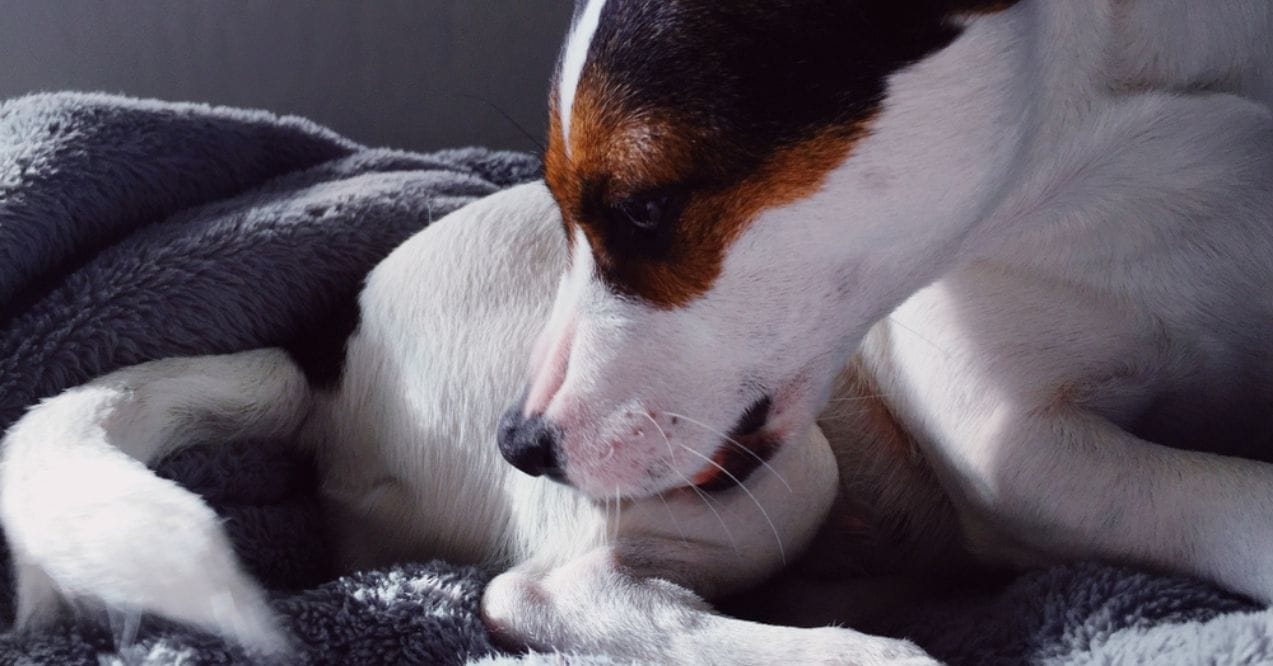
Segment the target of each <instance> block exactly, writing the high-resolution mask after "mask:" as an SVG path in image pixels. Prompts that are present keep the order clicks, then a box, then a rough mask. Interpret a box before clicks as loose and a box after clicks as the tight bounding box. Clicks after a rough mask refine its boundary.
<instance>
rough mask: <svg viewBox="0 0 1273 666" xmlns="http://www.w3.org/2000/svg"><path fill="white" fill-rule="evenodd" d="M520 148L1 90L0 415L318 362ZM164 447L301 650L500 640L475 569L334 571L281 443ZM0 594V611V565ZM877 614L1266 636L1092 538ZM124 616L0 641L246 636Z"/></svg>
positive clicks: (1125, 643)
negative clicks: (395, 252) (1035, 566)
mask: <svg viewBox="0 0 1273 666" xmlns="http://www.w3.org/2000/svg"><path fill="white" fill-rule="evenodd" d="M538 173H539V165H538V162H537V161H536V160H535V159H534V158H533V157H530V156H527V155H523V154H518V153H509V152H497V151H487V150H481V149H467V150H452V151H443V152H438V153H433V154H428V155H422V154H414V153H405V152H397V151H390V150H378V149H370V148H367V147H364V146H361V145H358V144H357V143H355V142H352V141H349V140H347V139H345V138H342V137H340V136H338V135H336V134H334V133H333V132H331V131H329V130H326V129H323V128H321V127H318V126H316V125H314V124H312V123H310V122H308V121H306V120H303V119H299V118H288V117H277V116H273V115H270V114H268V113H263V112H256V111H243V110H236V109H225V108H213V107H208V106H203V105H194V104H170V103H162V102H155V101H142V100H134V99H127V98H121V97H112V96H106V95H91V94H70V93H66V94H53V95H37V96H31V97H25V98H21V99H15V100H10V101H7V102H3V103H0V430H3V429H5V428H7V427H8V426H9V425H11V424H12V423H13V422H14V421H15V420H16V419H17V418H19V417H20V416H21V414H22V412H23V411H24V410H25V409H26V408H27V407H29V406H30V405H32V404H33V403H35V402H36V401H38V400H40V399H42V398H45V397H48V396H52V395H56V394H57V393H59V392H60V391H63V390H65V389H67V388H70V387H72V386H76V385H78V384H80V383H83V382H85V381H87V380H89V379H91V378H93V377H95V376H98V375H100V374H103V373H106V372H110V371H112V370H115V369H118V368H121V367H124V366H127V365H132V364H136V363H140V362H143V361H147V360H152V359H158V358H163V357H168V356H180V355H205V354H217V353H230V352H236V351H243V350H247V349H253V348H258V347H265V346H276V345H282V346H288V347H289V349H293V350H294V351H295V353H297V354H300V355H302V356H310V355H312V356H313V358H312V359H309V360H312V361H314V363H313V364H312V365H313V366H314V367H315V368H317V369H316V370H315V372H319V373H321V372H322V370H321V368H322V365H323V359H324V358H329V357H331V356H333V355H338V354H339V351H340V350H339V348H338V345H337V348H332V345H330V344H328V343H327V342H324V341H325V340H332V341H339V340H341V339H343V332H344V331H346V330H348V327H349V326H351V325H352V323H351V322H350V320H349V318H350V315H351V311H352V308H353V299H354V297H355V296H356V294H357V292H358V290H359V288H360V286H361V284H362V280H363V278H364V276H365V275H366V273H367V272H368V271H369V270H370V269H371V268H372V267H373V266H374V265H375V264H376V263H377V262H378V261H379V260H380V259H381V258H383V257H384V256H385V255H386V254H388V253H389V251H391V250H392V249H393V248H394V247H395V246H397V245H398V244H399V243H401V242H402V241H403V240H405V239H406V238H407V237H408V236H410V235H411V234H413V233H415V232H416V231H418V230H419V229H422V228H423V227H425V226H426V225H428V224H429V223H430V222H432V221H433V220H436V219H438V218H440V217H442V216H443V215H445V214H447V213H449V212H451V211H453V210H455V209H456V208H458V207H460V206H462V205H464V204H466V203H468V202H470V201H473V200H475V199H477V198H479V197H483V196H486V195H488V194H491V193H493V192H495V191H497V190H499V189H502V188H504V187H508V186H510V185H512V184H515V183H519V182H523V181H526V180H529V179H532V178H535V177H537V175H538ZM300 341H304V342H308V343H309V344H300ZM303 360H304V359H303ZM307 370H308V368H307ZM317 378H318V379H319V380H321V379H323V377H322V376H319V377H317ZM159 471H160V473H161V474H163V475H165V476H168V477H169V478H173V479H175V480H177V481H178V482H180V483H182V484H184V485H185V486H186V487H188V488H191V489H192V490H194V491H195V492H198V493H200V494H201V495H202V496H204V497H205V498H206V499H207V500H208V502H209V504H210V505H212V506H213V508H214V509H216V510H217V511H218V512H219V513H220V514H221V515H223V516H225V517H226V520H227V523H226V524H227V528H228V530H229V532H230V533H231V537H232V539H233V540H234V543H235V547H236V550H237V551H238V553H239V555H240V557H241V558H242V559H243V561H244V563H245V565H246V566H247V567H248V569H249V570H250V571H251V572H252V573H253V575H254V576H256V577H257V578H258V579H259V580H261V581H262V583H263V584H264V585H266V586H267V587H268V588H269V589H271V590H272V591H273V604H274V606H275V608H276V610H277V611H278V613H279V614H280V616H282V617H283V618H284V622H285V624H286V625H287V626H288V627H289V628H290V629H291V630H292V632H293V634H294V636H295V637H296V644H297V648H298V651H297V654H296V655H295V657H294V659H293V660H294V661H295V662H297V663H314V664H448V663H463V662H465V661H467V660H472V659H482V658H489V659H492V660H495V661H496V662H498V661H502V660H510V659H514V658H515V657H512V656H509V655H503V654H501V653H500V652H499V650H498V649H497V648H496V647H495V646H493V645H492V643H491V641H490V638H489V636H488V635H487V634H486V632H485V630H484V629H483V627H482V625H481V622H480V619H479V616H478V613H477V604H478V599H479V598H480V594H481V590H482V588H483V585H484V584H485V582H486V580H488V578H489V576H490V575H491V572H486V571H481V570H478V569H475V568H472V567H463V566H455V565H452V564H448V563H445V562H431V563H426V562H414V563H403V564H402V565H401V566H397V567H391V568H387V569H383V570H378V571H368V572H360V573H356V574H353V575H348V576H344V577H336V576H335V575H334V572H332V571H331V568H330V566H329V565H328V562H327V558H326V553H327V552H328V551H329V548H328V545H329V544H328V542H327V538H326V535H325V534H324V530H323V521H322V516H321V512H320V510H319V507H318V502H317V500H316V497H315V483H314V478H313V471H312V469H311V468H310V466H309V464H308V463H307V461H305V460H300V459H297V458H295V457H294V456H293V455H292V454H290V453H288V452H286V450H285V449H284V448H283V447H279V446H276V445H274V444H272V443H270V442H237V443H227V444H226V445H225V446H217V447H209V448H204V449H194V450H188V451H184V452H182V453H181V454H179V455H177V456H174V457H173V458H171V459H169V460H167V461H165V462H164V463H163V464H162V465H161V467H160V470H159ZM0 563H3V564H5V566H6V568H7V562H0ZM86 617H87V616H86ZM0 618H2V619H3V620H4V622H6V623H7V622H9V621H10V619H11V618H12V590H11V589H10V585H9V584H8V582H7V579H5V582H4V583H3V584H0ZM117 624H118V623H117ZM876 629H879V630H881V631H885V632H888V633H891V634H894V635H907V636H910V637H912V638H914V639H915V640H917V641H918V642H919V643H920V644H921V645H923V646H924V647H926V648H928V649H929V650H931V651H932V652H933V654H934V655H935V656H938V657H939V658H942V659H944V660H948V661H950V662H951V663H962V664H1019V663H1046V664H1079V663H1091V662H1099V663H1111V664H1122V663H1127V664H1134V663H1145V664H1147V663H1270V662H1273V638H1271V637H1273V614H1271V613H1270V612H1269V611H1266V610H1260V609H1258V608H1257V607H1256V606H1254V605H1252V604H1250V603H1249V602H1247V601H1244V600H1241V599H1238V598H1235V597H1233V596H1231V595H1227V594H1224V593H1222V592H1220V591H1218V590H1216V589H1214V588H1212V587H1210V586H1208V585H1206V584H1204V583H1200V582H1197V581H1192V580H1187V579H1182V578H1176V577H1166V576H1158V575H1153V574H1148V573H1144V572H1138V571H1133V570H1128V569H1123V568H1116V567H1109V566H1102V565H1096V564H1077V565H1072V566H1067V567H1061V568H1055V569H1050V570H1046V571H1038V572H1032V573H1028V574H1026V575H1024V576H1022V577H1020V578H1019V579H1017V580H1016V581H1014V582H1012V583H1011V584H1010V585H1008V587H1006V588H1001V589H996V590H994V591H992V592H979V593H972V592H969V593H967V594H962V595H960V596H958V597H956V598H943V599H936V598H935V599H933V600H931V602H930V603H927V604H923V605H921V606H917V607H915V608H912V609H908V610H907V611H906V612H904V613H902V614H901V615H899V616H898V617H895V618H891V619H889V621H887V622H885V623H884V624H882V625H881V626H880V627H876ZM124 634H125V632H123V631H122V630H120V628H119V626H116V627H114V628H112V626H111V625H110V624H109V623H107V624H101V623H98V622H96V621H92V620H89V619H84V618H81V619H75V618H71V619H68V621H67V622H65V623H63V624H61V625H59V626H57V627H56V628H54V629H52V630H50V631H48V632H42V633H39V634H35V635H29V636H18V635H13V634H8V633H6V634H3V635H0V664H9V663H23V664H59V665H73V664H96V663H119V664H170V663H183V664H237V663H246V662H247V657H246V655H244V654H243V653H242V652H240V651H238V650H237V649H236V648H234V647H232V646H228V645H226V644H224V643H223V642H221V641H219V640H217V639H215V638H212V637H209V636H206V635H201V634H198V633H196V632H192V631H189V630H187V629H184V628H181V627H176V626H172V625H169V624H166V623H163V622H161V621H158V620H155V619H152V618H146V619H144V620H143V622H142V625H141V630H140V632H139V633H138V634H137V637H136V639H135V640H133V641H131V642H129V643H128V644H123V643H122V641H121V637H122V636H123V635H124ZM558 658H559V657H557V656H551V655H549V656H544V655H532V656H530V657H528V658H527V659H528V661H531V662H543V663H558V661H557V660H558ZM569 663H610V662H609V661H608V660H607V658H606V657H605V655H591V656H589V655H582V656H576V657H570V658H569Z"/></svg>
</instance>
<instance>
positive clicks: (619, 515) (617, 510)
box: [614, 486, 623, 542]
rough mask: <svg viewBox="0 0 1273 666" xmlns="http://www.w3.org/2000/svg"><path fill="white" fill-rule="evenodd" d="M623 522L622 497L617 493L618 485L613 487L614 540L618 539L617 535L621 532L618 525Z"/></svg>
mask: <svg viewBox="0 0 1273 666" xmlns="http://www.w3.org/2000/svg"><path fill="white" fill-rule="evenodd" d="M622 523H623V499H622V497H621V496H620V494H619V486H615V487H614V541H616V542H617V541H618V540H619V535H620V534H621V533H622V532H623V530H622V529H621V528H620V525H621V524H622Z"/></svg>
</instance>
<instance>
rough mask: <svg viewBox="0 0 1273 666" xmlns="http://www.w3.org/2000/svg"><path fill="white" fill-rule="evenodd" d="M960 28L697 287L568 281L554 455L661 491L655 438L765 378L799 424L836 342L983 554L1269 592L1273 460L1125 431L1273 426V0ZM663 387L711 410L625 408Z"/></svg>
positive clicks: (1019, 17)
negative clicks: (819, 178)
mask: <svg viewBox="0 0 1273 666" xmlns="http://www.w3.org/2000/svg"><path fill="white" fill-rule="evenodd" d="M966 28H967V29H966V31H965V32H964V34H963V35H962V36H961V37H959V38H958V39H957V40H956V41H955V42H954V43H953V44H952V45H951V46H950V47H948V48H946V49H944V50H942V51H940V52H938V53H936V54H935V55H933V56H931V57H929V58H927V59H925V60H923V61H921V62H919V63H917V64H915V65H914V66H912V67H909V68H907V69H904V70H902V71H900V72H898V73H897V74H895V75H894V76H893V77H892V78H891V79H890V81H889V89H888V94H887V96H886V98H885V100H884V102H883V107H882V109H881V111H880V113H879V114H878V115H877V116H876V117H874V118H873V119H872V120H871V122H870V125H869V131H868V132H867V133H866V135H865V136H864V138H863V139H861V140H860V141H859V142H857V143H856V144H855V146H854V147H853V150H852V153H851V154H850V156H849V157H848V158H847V159H846V160H845V161H844V162H843V163H842V164H841V165H840V166H839V167H838V168H836V169H835V170H834V171H833V172H832V173H830V174H829V176H828V178H827V181H826V183H825V185H824V187H823V188H822V189H821V190H820V191H819V192H817V193H816V194H814V195H812V196H810V197H807V198H805V199H803V200H801V201H798V202H795V203H794V204H791V205H788V206H785V207H781V208H777V209H772V210H768V211H765V212H764V213H762V214H761V215H760V216H759V217H758V218H757V219H756V220H754V222H753V223H752V224H751V226H750V227H749V228H748V229H747V231H746V232H745V233H744V234H743V235H742V236H741V238H739V239H738V240H737V241H736V242H735V243H734V244H733V245H732V246H731V248H730V249H729V251H728V254H727V256H726V258H725V266H724V268H723V270H722V273H721V275H720V276H719V277H718V278H717V280H716V282H715V283H714V285H713V287H712V289H711V290H710V291H709V292H708V293H707V294H705V295H704V296H703V297H701V298H699V299H697V300H695V301H694V302H692V303H690V304H689V305H687V306H685V307H681V308H677V309H673V310H661V309H655V308H650V307H642V306H640V305H638V304H634V303H632V302H630V301H627V300H624V299H622V298H619V297H616V296H614V295H609V294H607V293H606V291H605V289H604V287H603V286H602V285H600V284H599V282H600V280H599V278H597V279H594V283H596V284H594V287H595V288H593V289H587V288H581V289H577V290H575V291H574V292H572V294H571V295H563V297H567V298H573V299H574V303H572V304H568V305H566V306H563V305H562V304H559V305H558V307H559V308H562V307H573V308H574V310H575V311H576V312H577V313H578V317H577V321H576V322H575V325H574V329H573V330H575V331H576V333H575V339H574V340H573V341H572V343H571V345H570V348H571V350H572V351H571V355H570V358H569V361H568V366H569V367H568V370H567V372H566V380H565V381H564V382H562V384H561V388H560V389H559V390H558V392H557V393H556V394H555V395H553V396H552V397H551V400H550V401H549V402H548V408H547V410H546V411H545V417H546V418H548V419H549V420H550V421H552V422H553V423H555V424H557V425H558V426H559V427H560V429H561V430H563V431H564V432H563V433H562V447H563V448H564V449H565V450H566V451H567V456H566V458H567V460H568V461H569V468H568V469H566V470H564V471H565V474H566V475H567V476H568V478H570V479H571V480H572V481H573V482H574V483H575V484H576V485H578V486H579V487H580V488H582V489H585V490H587V491H589V492H594V493H596V492H600V491H602V490H603V489H604V488H607V487H613V486H618V487H619V489H620V491H621V492H624V493H632V494H635V495H640V494H643V493H653V492H659V491H661V490H663V489H665V488H669V487H673V486H675V485H677V484H679V483H681V481H680V478H681V477H682V476H683V475H685V474H688V473H690V470H692V469H693V467H694V466H695V465H696V461H695V460H694V459H692V457H687V456H683V455H679V454H678V452H680V451H683V450H694V451H697V452H698V454H699V455H710V454H711V452H712V451H714V450H715V449H716V447H718V446H719V445H720V439H719V435H718V434H716V433H714V432H713V431H725V430H728V429H729V427H730V426H731V424H732V423H734V422H735V420H736V419H737V418H738V416H739V415H740V414H741V413H742V412H743V410H744V409H745V408H746V407H747V406H748V405H749V404H750V402H751V401H752V400H754V399H755V398H756V397H757V393H758V392H760V391H769V392H772V393H773V394H774V395H775V408H774V419H773V421H772V423H771V427H773V428H775V429H777V430H778V431H779V432H793V433H799V432H801V431H802V430H803V428H805V427H806V426H807V424H808V423H810V422H812V420H813V419H814V417H815V416H816V414H817V413H818V411H819V409H820V407H821V405H822V404H823V403H824V401H825V400H826V397H827V394H828V391H829V387H830V386H831V382H832V380H833V379H834V377H835V375H836V374H837V372H838V371H839V369H840V368H841V367H842V364H843V362H844V359H845V357H846V356H847V355H848V354H849V353H851V352H852V351H853V350H855V349H858V348H860V349H861V353H862V355H863V358H864V364H865V367H866V368H867V370H868V371H869V372H870V373H871V374H872V375H874V377H873V379H874V381H875V383H877V384H879V385H880V386H881V387H882V391H883V392H884V394H885V396H886V398H885V400H886V401H887V402H888V403H889V407H890V409H891V411H892V412H893V413H895V414H896V415H897V416H898V417H899V419H900V421H901V422H902V425H903V427H904V428H905V429H906V430H907V431H908V432H909V433H910V434H911V435H912V436H914V437H915V438H916V440H917V441H918V442H919V444H920V446H921V448H922V450H923V451H924V453H925V455H926V457H927V459H928V460H929V461H930V462H931V464H933V465H934V466H935V468H936V471H937V473H938V475H939V476H940V478H941V480H942V482H943V485H944V486H945V488H946V490H947V491H948V492H949V493H950V494H951V495H952V497H953V498H954V500H955V502H956V504H957V506H958V508H959V510H960V513H961V517H962V519H963V521H964V523H965V526H966V528H967V530H968V533H969V537H970V538H971V539H972V540H973V543H974V544H975V545H976V547H977V548H978V549H980V550H982V551H983V552H984V553H985V554H986V555H988V556H994V557H999V558H1006V559H1010V560H1013V561H1021V560H1029V561H1037V560H1039V559H1050V558H1057V557H1073V556H1086V557H1103V558H1111V559H1117V560H1130V561H1136V562H1141V563H1147V564H1152V565H1155V566H1160V567H1167V568H1171V569H1174V570H1178V571H1183V572H1188V573H1192V574H1196V575H1200V576H1204V577H1207V578H1210V579H1211V580H1214V581H1216V582H1219V583H1221V584H1223V585H1225V586H1228V587H1229V588H1231V589H1234V590H1237V591H1239V592H1242V593H1246V594H1249V595H1252V596H1254V597H1257V598H1260V599H1262V600H1265V601H1273V522H1270V521H1268V520H1267V519H1266V518H1265V517H1266V516H1267V515H1268V512H1269V510H1270V509H1273V467H1271V466H1269V465H1265V464H1262V463H1255V462H1246V461H1239V460H1236V459H1231V458H1224V457H1221V456H1218V455H1215V454H1197V453H1185V452H1181V451H1178V450H1174V449H1169V448H1166V447H1161V446H1155V445H1153V444H1152V443H1151V442H1150V441H1148V440H1146V439H1142V438H1140V437H1138V436H1136V434H1134V433H1151V435H1150V436H1153V437H1157V438H1161V439H1163V443H1172V444H1181V445H1190V446H1194V447H1198V448H1204V449H1205V448H1212V449H1218V450H1229V449H1233V448H1235V447H1240V446H1246V447H1247V448H1248V449H1249V448H1250V447H1267V446H1268V445H1269V443H1268V442H1267V441H1249V439H1250V438H1252V437H1267V434H1268V432H1270V428H1271V427H1273V417H1270V413H1271V412H1270V402H1271V401H1273V380H1270V377H1271V376H1273V345H1270V343H1269V340H1268V336H1267V331H1268V327H1269V322H1270V321H1273V296H1270V291H1269V283H1270V277H1273V178H1270V176H1269V174H1271V173H1273V118H1271V116H1270V106H1269V105H1270V102H1271V101H1273V50H1271V47H1270V40H1269V38H1268V37H1269V35H1270V34H1273V5H1270V4H1269V3H1266V2H1260V1H1253V0H1245V1H1244V0H1226V1H1224V2H1213V3H1198V2H1193V0H1139V1H1132V0H1083V1H1075V2H1055V1H1052V0H1025V1H1023V2H1021V3H1020V4H1018V5H1016V6H1015V7H1013V8H1011V9H1009V10H1006V11H1003V12H999V13H992V14H987V15H980V16H976V17H970V18H968V19H966ZM890 313H892V314H891V316H890ZM868 332H869V334H868ZM546 335H547V336H548V337H549V338H551V337H552V336H553V335H555V333H554V332H553V331H551V330H550V331H549V332H548V333H547V334H546ZM863 341H865V342H863ZM552 343H553V341H552V340H551V339H550V340H549V341H548V342H547V343H546V344H549V345H551V344H552ZM539 372H540V370H539V368H538V367H536V366H532V373H531V374H532V378H535V377H536V376H537V375H538V374H539ZM758 387H763V388H758ZM672 410H677V411H681V412H688V413H689V414H691V415H694V416H695V417H696V418H697V419H699V420H702V421H705V422H707V423H708V424H709V425H710V426H711V428H710V429H703V428H699V427H696V426H694V425H693V424H689V423H685V422H682V423H681V424H680V425H679V426H677V427H667V428H664V432H665V434H666V435H667V436H668V437H669V438H670V440H671V443H670V444H665V442H663V441H662V440H661V439H660V438H659V437H658V436H655V435H653V434H651V433H649V432H645V433H641V432H635V433H632V432H630V428H631V423H632V422H633V421H634V415H639V414H641V413H645V412H650V413H653V414H655V415H657V416H660V417H661V416H663V415H665V414H666V413H667V412H670V411H672ZM1168 440H1170V441H1168ZM616 447H618V448H621V449H622V450H623V451H624V457H623V459H622V461H621V464H615V463H610V462H607V456H608V455H609V451H610V450H611V449H614V448H616ZM647 470H655V472H654V473H647V472H646V471H647ZM660 470H667V471H666V472H660Z"/></svg>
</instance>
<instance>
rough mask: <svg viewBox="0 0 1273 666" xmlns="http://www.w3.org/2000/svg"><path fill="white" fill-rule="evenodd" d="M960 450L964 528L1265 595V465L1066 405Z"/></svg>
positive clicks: (1270, 552)
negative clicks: (1164, 442) (1176, 445)
mask: <svg viewBox="0 0 1273 666" xmlns="http://www.w3.org/2000/svg"><path fill="white" fill-rule="evenodd" d="M970 448H975V451H969V450H960V451H959V453H958V454H957V456H958V458H957V460H958V461H959V462H958V463H957V465H958V467H959V468H958V472H957V474H955V475H953V476H952V478H956V479H958V481H957V484H958V486H959V490H958V492H957V495H958V496H959V497H960V498H961V500H960V504H961V505H962V508H963V509H965V516H966V518H968V519H970V520H971V523H970V525H971V527H972V530H971V532H972V534H974V535H975V534H977V533H978V531H979V530H980V529H986V530H987V532H986V533H987V534H990V535H992V536H991V539H992V540H993V539H994V536H993V535H994V534H996V533H997V534H999V535H1002V534H1004V533H1005V532H1006V534H1008V535H1010V536H1011V537H1012V538H1014V539H1016V540H1017V541H1018V542H1019V543H1020V544H1021V545H1024V546H1025V547H1026V548H1027V549H1028V550H1034V551H1041V552H1044V553H1047V554H1050V555H1054V556H1061V557H1070V558H1074V557H1093V558H1103V559H1109V560H1115V561H1125V562H1134V563H1139V564H1142V565H1149V566H1154V567H1160V568H1165V569H1170V570H1172V571H1180V572H1185V573H1190V574H1193V575H1196V576H1201V577H1203V578H1207V579H1209V580H1212V581H1214V582H1216V583H1219V584H1220V585H1223V586H1225V587H1228V588H1230V589H1232V590H1235V591H1238V592H1241V593H1244V594H1247V595H1250V596H1252V597H1255V598H1256V599H1259V600H1261V601H1263V602H1273V518H1270V516H1273V465H1267V464H1264V463H1259V462H1253V461H1248V460H1240V459H1237V458H1226V457H1222V456H1217V455H1212V454H1206V453H1198V452H1193V451H1184V450H1178V449H1172V448H1168V447H1164V446H1159V445H1156V444H1152V443H1150V442H1146V441H1144V440H1141V439H1138V438H1136V437H1134V436H1132V435H1130V434H1128V433H1127V432H1125V431H1123V430H1122V429H1120V428H1118V427H1117V426H1115V425H1113V424H1112V423H1109V422H1108V421H1106V420H1104V419H1102V418H1099V417H1096V416H1094V415H1090V414H1087V413H1084V412H1076V411H1075V412H1071V411H1066V412H1064V413H1057V410H1050V411H1049V412H1047V413H1046V415H1040V416H1034V417H1032V418H1030V417H1027V418H1022V419H1018V420H1010V422H1008V423H1007V424H1006V425H1004V426H1002V427H999V428H998V429H997V432H993V433H992V434H989V435H988V436H987V437H985V438H984V439H983V440H982V441H981V442H980V443H979V445H978V446H976V447H970Z"/></svg>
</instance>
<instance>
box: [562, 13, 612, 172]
mask: <svg viewBox="0 0 1273 666" xmlns="http://www.w3.org/2000/svg"><path fill="white" fill-rule="evenodd" d="M605 5H606V0H587V4H586V5H585V6H584V9H583V13H581V14H580V15H579V19H578V21H577V22H576V23H575V26H574V28H573V29H572V30H571V31H570V36H569V37H567V38H566V52H565V54H564V55H563V56H562V61H561V80H560V81H558V83H557V85H558V88H557V92H558V95H559V97H558V98H557V109H558V113H559V114H560V118H561V132H562V137H563V138H564V139H565V143H564V144H563V145H564V146H565V148H566V155H570V119H571V117H572V116H573V115H574V110H575V93H576V92H578V90H579V79H581V78H582V77H583V68H584V65H586V64H587V62H588V49H589V47H591V46H592V38H593V36H594V35H596V34H597V27H598V26H599V25H600V24H601V10H602V8H604V7H605Z"/></svg>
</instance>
